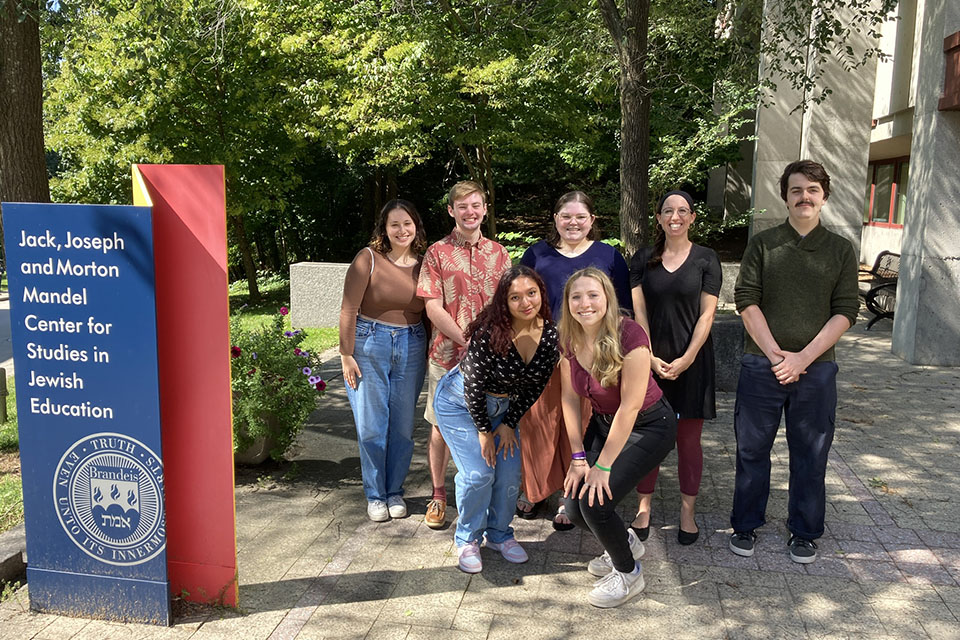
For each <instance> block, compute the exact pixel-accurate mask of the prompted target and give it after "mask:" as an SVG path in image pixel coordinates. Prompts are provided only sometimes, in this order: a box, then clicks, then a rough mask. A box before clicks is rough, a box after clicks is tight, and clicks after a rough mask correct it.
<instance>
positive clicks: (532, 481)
mask: <svg viewBox="0 0 960 640" xmlns="http://www.w3.org/2000/svg"><path fill="white" fill-rule="evenodd" d="M553 211H554V213H553V222H554V227H553V229H551V231H550V233H549V235H548V236H547V238H546V239H545V240H541V241H540V242H538V243H536V244H535V245H533V246H532V247H530V248H529V249H527V251H526V253H524V254H523V258H521V260H520V264H523V265H526V266H528V267H530V268H532V269H533V270H535V271H536V272H537V273H538V274H540V277H541V278H543V282H544V284H545V285H546V287H547V297H548V298H549V303H550V311H551V312H552V314H553V317H554V318H559V317H560V310H561V308H562V307H563V287H564V286H565V285H566V284H567V279H568V278H569V277H570V275H571V274H572V273H573V272H575V271H579V270H580V269H583V268H585V267H596V268H597V269H599V270H600V271H602V272H603V273H605V274H607V275H608V276H610V280H611V281H612V282H613V286H614V289H615V291H616V294H617V306H618V307H620V308H621V309H630V308H631V303H630V271H629V269H628V268H627V263H626V261H625V260H624V259H623V256H621V255H620V252H619V251H617V250H616V249H615V248H614V247H611V246H610V245H608V244H604V243H603V242H600V241H599V240H600V234H599V233H598V231H597V227H596V224H595V222H596V215H595V214H594V208H593V199H592V198H590V196H588V195H587V194H585V193H584V192H582V191H571V192H569V193H565V194H564V195H562V196H561V197H560V199H559V200H557V204H556V206H555V207H554V210H553ZM581 413H582V416H583V425H584V428H586V425H587V422H589V420H590V414H591V410H590V403H589V402H587V401H584V402H583V403H582V404H581ZM521 425H522V431H523V437H524V440H525V441H526V446H525V447H524V448H523V490H524V494H525V497H521V499H520V501H519V502H518V504H517V515H519V516H520V517H521V518H531V517H533V516H535V515H536V512H537V509H538V508H539V505H540V504H542V502H543V501H544V500H546V498H548V497H549V496H550V495H551V494H553V493H555V492H556V491H559V490H560V488H561V487H562V486H563V478H564V477H565V476H566V473H567V467H568V466H569V461H570V445H569V442H568V441H567V438H566V436H565V435H564V434H565V432H564V426H563V415H562V412H561V410H560V375H559V370H558V371H557V372H555V373H554V375H553V376H552V377H551V378H550V382H549V383H548V384H547V388H546V389H545V390H544V392H543V395H542V396H540V400H538V401H537V403H536V404H534V405H533V407H532V408H531V409H530V411H529V413H528V414H527V416H526V417H525V418H524V419H523V421H522V423H521ZM563 509H564V508H563V505H562V503H561V506H560V510H559V511H558V513H557V515H556V517H554V519H553V526H554V528H555V529H557V530H561V531H562V530H566V529H572V528H573V524H572V523H571V522H570V520H569V519H568V518H567V517H566V515H565V514H564V512H563Z"/></svg>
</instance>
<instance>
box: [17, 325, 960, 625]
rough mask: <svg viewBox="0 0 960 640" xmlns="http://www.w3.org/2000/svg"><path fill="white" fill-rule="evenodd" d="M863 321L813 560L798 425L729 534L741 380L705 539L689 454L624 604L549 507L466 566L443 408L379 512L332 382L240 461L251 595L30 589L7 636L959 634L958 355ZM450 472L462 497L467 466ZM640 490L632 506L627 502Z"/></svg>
mask: <svg viewBox="0 0 960 640" xmlns="http://www.w3.org/2000/svg"><path fill="white" fill-rule="evenodd" d="M863 327H864V324H863V323H861V324H858V325H857V327H855V328H854V329H853V330H852V331H851V332H850V333H849V334H848V335H847V336H845V337H844V338H843V340H842V341H841V344H840V349H839V359H840V364H841V371H840V376H839V391H840V401H839V406H838V408H837V433H836V440H835V443H834V446H833V451H832V454H831V458H830V466H829V469H828V473H827V497H828V506H827V528H828V530H827V533H826V535H825V536H824V537H823V538H821V539H820V541H819V545H820V555H819V558H818V559H817V561H816V562H815V563H814V564H811V565H806V566H803V565H798V564H794V563H792V562H791V561H790V559H789V556H788V554H787V549H786V546H785V544H784V543H785V540H786V530H785V528H784V526H783V520H784V518H785V515H786V493H787V476H788V474H787V451H786V443H785V441H784V440H783V437H782V433H781V437H780V438H778V440H777V443H776V445H775V447H774V463H773V477H772V491H771V497H770V504H769V509H768V520H769V521H770V524H768V525H767V526H766V527H764V528H763V529H762V530H761V531H760V538H759V541H758V543H757V552H756V554H755V555H754V556H753V557H752V558H741V557H738V556H734V555H733V554H731V553H730V551H729V550H728V549H727V537H728V535H729V528H728V527H729V524H728V513H729V508H730V500H731V496H732V490H733V476H734V452H735V448H734V440H733V433H732V414H733V401H734V398H733V394H732V393H726V394H721V395H720V397H719V398H718V404H719V407H718V409H719V415H718V416H717V419H716V420H714V421H712V422H708V423H707V425H706V426H705V428H704V436H703V443H704V457H705V471H704V478H703V485H702V489H701V494H700V498H699V503H698V512H699V515H698V520H699V525H700V529H701V531H702V535H701V538H700V540H699V541H698V542H697V543H696V544H694V545H692V546H690V547H681V546H680V545H678V544H677V542H676V529H677V518H678V510H679V494H678V490H677V483H676V470H675V460H676V458H675V455H674V454H671V456H670V457H669V458H668V460H667V462H666V463H665V464H664V466H663V469H662V472H661V481H660V483H659V486H658V489H657V491H658V493H657V495H656V497H655V502H654V516H653V520H652V524H653V525H654V527H653V528H652V530H651V537H650V540H649V541H648V543H647V551H646V555H645V557H644V559H643V565H644V572H645V576H646V581H647V587H646V589H645V591H644V593H643V594H642V595H641V596H639V597H638V598H637V599H636V600H634V601H632V602H630V603H629V604H627V605H625V606H623V607H621V608H619V609H615V610H606V611H601V610H598V609H595V608H593V607H591V606H590V605H589V604H587V602H586V594H587V592H588V590H589V588H590V585H591V582H592V578H591V577H590V576H589V575H588V574H587V573H586V571H585V570H584V567H585V562H586V561H587V560H588V559H589V558H590V557H591V556H593V555H595V554H597V553H599V552H600V548H599V547H598V545H597V544H596V542H595V541H594V540H593V539H592V537H591V536H588V535H581V534H580V532H579V531H576V530H575V531H571V532H561V533H558V532H555V531H554V530H553V529H552V527H551V526H550V521H549V520H548V519H546V517H547V515H548V514H545V517H544V518H541V519H537V520H533V521H521V520H519V519H518V520H516V521H515V526H516V529H517V538H518V539H519V540H520V541H521V542H522V543H523V544H524V547H525V548H526V549H527V551H528V553H529V554H530V562H529V563H527V564H525V565H520V566H517V565H509V564H507V563H506V562H504V561H503V560H502V559H501V558H500V557H499V554H497V553H490V552H488V551H484V552H483V554H484V561H485V566H484V570H483V573H481V574H478V575H475V576H468V575H466V574H464V573H461V572H460V571H459V570H457V568H456V559H455V556H454V554H453V550H454V549H453V543H452V531H451V530H450V529H449V528H448V529H446V530H442V531H432V530H430V529H428V528H427V527H425V526H424V525H423V523H422V513H423V510H424V506H425V502H426V500H427V498H428V496H429V493H430V483H429V479H428V474H427V469H426V460H425V455H424V452H425V442H426V435H427V429H426V426H425V424H423V423H421V424H420V425H419V427H418V431H417V440H418V453H417V456H416V457H415V459H414V465H413V467H412V470H411V475H410V478H409V481H408V496H409V498H410V500H409V506H410V512H411V514H412V515H411V516H410V517H408V518H406V519H402V520H398V521H392V522H387V523H382V524H375V523H372V522H369V521H368V520H367V518H366V515H365V507H366V505H365V503H364V501H363V497H362V492H361V489H360V482H359V462H358V458H357V451H356V443H355V440H354V438H355V433H354V430H353V426H352V418H351V415H350V412H349V407H348V406H347V403H346V400H345V396H344V394H343V390H342V386H341V385H340V383H339V382H338V381H334V382H333V383H332V384H331V386H330V393H329V394H328V396H327V399H326V400H325V401H324V408H323V410H322V411H319V412H317V413H315V414H314V415H313V416H312V419H313V422H311V423H310V424H309V425H308V428H307V430H306V432H305V433H304V435H303V437H302V438H301V441H300V445H299V448H298V451H297V453H296V455H295V456H294V461H295V464H294V465H288V466H285V467H283V468H281V469H280V470H277V471H275V472H257V471H245V472H242V473H241V474H239V476H238V487H237V494H236V495H237V519H238V531H237V534H238V536H237V541H238V545H239V556H240V557H239V560H240V580H241V587H240V601H241V605H242V607H243V608H242V610H241V611H239V612H233V611H216V612H213V613H209V614H207V613H205V614H203V615H201V616H196V617H192V618H191V617H183V618H180V619H178V621H177V624H176V625H175V626H174V627H171V628H169V629H167V628H155V627H148V626H144V625H130V624H117V623H107V622H100V621H88V620H78V619H71V618H65V617H58V616H51V615H43V614H35V613H31V612H29V611H27V610H26V607H27V594H26V591H27V587H23V588H21V589H20V590H19V591H18V592H17V593H16V594H15V595H14V596H13V597H12V598H10V599H8V600H7V601H6V602H4V603H3V604H2V605H0V637H2V638H4V639H7V638H10V639H13V638H36V639H46V638H49V639H57V640H65V639H67V638H76V639H80V638H96V639H97V640H100V639H103V638H192V639H194V640H203V639H215V638H243V639H244V640H257V639H266V638H271V639H277V640H279V639H282V638H302V639H307V638H363V637H366V638H430V639H431V640H439V639H442V638H489V639H493V638H524V639H525V640H534V639H536V638H568V637H583V638H597V637H609V638H619V637H623V638H633V637H644V638H670V639H671V640H673V639H680V638H696V639H697V640H700V639H706V638H871V639H876V638H960V507H958V499H957V495H958V493H960V464H958V453H960V447H958V444H960V393H958V388H960V369H950V368H938V367H916V366H911V365H908V364H905V363H903V362H902V361H900V360H899V359H897V358H895V357H894V356H892V355H891V354H890V352H889V349H890V331H889V323H886V326H885V327H884V323H881V324H880V325H878V326H877V327H876V328H875V329H874V330H873V331H871V332H869V333H867V332H865V331H864V330H863ZM336 364H337V363H336V361H332V362H330V363H328V366H327V376H329V377H331V378H332V377H335V375H336V373H337V372H336V370H335V368H334V367H335V365H336ZM258 473H259V475H258ZM451 475H452V468H451ZM448 487H449V488H450V490H451V495H452V487H453V483H452V479H451V480H450V481H449V483H448ZM634 507H635V505H634V504H633V503H632V502H631V503H630V504H624V505H622V508H623V512H624V515H627V516H628V514H630V513H632V510H633V509H634ZM628 517H629V516H628Z"/></svg>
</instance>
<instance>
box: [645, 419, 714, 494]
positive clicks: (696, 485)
mask: <svg viewBox="0 0 960 640" xmlns="http://www.w3.org/2000/svg"><path fill="white" fill-rule="evenodd" d="M702 430H703V419H702V418H682V419H680V420H679V421H678V422H677V474H678V475H679V476H680V493H683V494H685V495H688V496H695V495H697V493H699V491H700V476H701V475H702V474H703V449H701V448H700V432H701V431H702ZM659 472H660V467H659V465H658V466H656V467H654V468H653V471H651V472H650V473H648V474H647V475H646V477H645V478H644V479H643V480H641V481H640V484H638V485H637V493H653V489H654V487H656V486H657V474H658V473H659Z"/></svg>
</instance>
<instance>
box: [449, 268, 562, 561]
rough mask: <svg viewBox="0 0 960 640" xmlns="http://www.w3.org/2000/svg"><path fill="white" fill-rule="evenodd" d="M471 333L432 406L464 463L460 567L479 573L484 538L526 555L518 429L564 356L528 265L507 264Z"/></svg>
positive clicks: (510, 553) (512, 554)
mask: <svg viewBox="0 0 960 640" xmlns="http://www.w3.org/2000/svg"><path fill="white" fill-rule="evenodd" d="M464 336H465V337H466V338H467V339H468V340H469V341H470V344H469V347H468V348H467V355H466V357H465V358H464V360H463V362H461V363H460V364H459V365H457V366H456V367H454V368H453V369H451V370H450V371H449V372H448V373H447V374H446V375H445V376H443V378H441V379H440V382H438V383H437V392H436V397H435V399H434V404H433V407H434V412H435V414H436V416H437V426H438V427H439V428H440V433H441V434H442V435H443V439H444V441H445V442H446V443H447V445H448V446H449V447H450V453H451V455H452V457H453V461H454V462H455V463H456V465H457V477H456V487H457V508H458V510H459V512H460V517H459V519H458V520H457V530H456V533H455V535H454V539H455V540H456V543H457V551H458V556H459V566H460V569H462V570H463V571H465V572H467V573H477V572H479V571H480V570H481V569H482V568H483V564H482V562H481V559H480V542H481V541H482V539H483V538H484V536H485V537H486V546H487V547H488V548H491V549H495V550H497V551H500V553H501V554H502V555H503V557H504V558H505V559H506V560H507V561H509V562H517V563H519V562H526V561H527V554H526V552H525V551H524V550H523V548H522V547H521V546H520V545H519V544H518V543H517V541H516V540H515V539H514V537H513V528H512V527H511V526H510V521H511V520H512V519H513V513H514V509H515V505H516V501H517V494H518V493H519V488H520V450H519V448H520V440H519V437H518V434H517V431H516V428H517V424H518V423H519V422H520V418H521V417H523V414H524V413H526V412H527V410H529V409H530V407H531V405H533V403H534V401H536V399H537V398H538V397H539V396H540V394H541V393H542V392H543V388H544V386H546V384H547V380H549V379H550V375H551V374H552V373H553V369H554V367H555V366H556V364H557V360H558V359H559V350H558V347H557V329H556V327H555V326H554V324H553V322H551V319H550V306H549V305H548V304H547V303H546V293H545V289H544V286H543V281H542V280H541V279H540V276H538V275H537V273H536V272H535V271H534V270H533V269H530V268H529V267H524V266H517V267H513V268H511V269H510V270H508V271H507V272H506V273H505V274H503V276H502V277H501V278H500V282H499V284H498V285H497V290H496V292H495V293H494V295H493V298H492V299H491V300H490V303H489V304H488V305H487V306H486V307H484V308H483V310H482V311H481V312H480V314H479V315H478V316H477V318H476V319H475V320H474V321H473V322H472V323H470V326H468V327H467V329H466V331H465V332H464Z"/></svg>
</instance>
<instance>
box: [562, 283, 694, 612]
mask: <svg viewBox="0 0 960 640" xmlns="http://www.w3.org/2000/svg"><path fill="white" fill-rule="evenodd" d="M563 298H564V305H563V316H562V317H561V320H560V327H559V329H560V344H561V346H562V348H563V350H564V356H565V357H564V359H563V360H562V361H561V363H560V375H561V383H562V386H563V417H564V422H565V425H566V429H567V437H568V438H569V439H570V449H571V451H573V455H572V460H571V464H570V469H569V470H568V471H567V476H566V478H565V480H564V483H563V491H564V500H565V504H566V510H567V514H568V516H569V518H570V520H571V521H573V523H574V524H576V525H577V526H580V527H583V528H584V529H588V530H589V531H591V532H592V533H593V534H594V535H595V536H596V537H597V540H599V541H600V544H601V545H603V548H604V550H605V551H604V553H603V555H601V556H600V557H598V558H594V559H593V560H591V561H590V563H589V564H588V565H587V570H588V571H589V572H590V573H591V574H593V575H595V576H598V577H600V580H598V581H597V582H596V583H595V584H594V589H593V591H591V592H590V594H589V596H588V600H589V601H590V604H592V605H594V606H597V607H616V606H619V605H621V604H623V603H624V602H626V601H627V600H629V599H630V598H632V597H633V596H635V595H636V594H638V593H640V591H642V590H643V586H644V583H643V571H642V569H641V567H640V563H639V560H640V557H641V556H642V555H643V551H644V549H643V543H642V542H641V541H640V540H639V539H638V538H637V536H636V534H635V533H634V532H633V531H632V530H628V529H627V526H626V524H624V522H623V520H621V519H620V516H619V515H617V512H616V506H617V504H618V503H619V502H620V501H621V500H622V499H623V498H624V496H626V495H627V494H629V493H630V492H631V490H632V489H633V488H634V487H636V485H637V483H638V482H639V481H640V479H641V478H643V477H644V476H646V475H647V474H648V473H649V472H650V470H651V469H653V468H654V467H656V466H657V465H659V464H660V463H661V462H662V461H663V459H664V458H665V457H666V456H667V454H668V453H669V452H670V450H671V449H673V446H674V444H675V443H676V438H677V416H676V414H675V413H674V411H673V409H672V408H671V407H670V404H669V403H668V402H667V401H666V399H665V398H664V397H663V393H662V392H661V391H660V388H659V387H657V383H656V382H654V380H653V376H652V375H651V372H650V340H649V338H648V337H647V334H646V332H644V330H643V328H642V327H640V325H638V324H637V323H636V322H634V321H633V320H631V319H629V318H625V317H622V316H620V313H619V310H618V308H617V297H616V294H615V292H614V288H613V283H612V282H611V281H610V278H609V277H608V276H607V275H606V274H605V273H603V272H602V271H600V270H599V269H595V268H593V267H587V268H586V269H581V270H580V271H577V272H576V273H574V274H573V275H572V276H570V279H569V280H568V281H567V286H566V287H565V289H564V295H563ZM581 396H582V397H585V398H588V399H589V400H590V404H591V405H592V406H593V417H592V418H591V419H590V425H589V426H588V427H587V431H586V433H585V434H584V435H583V437H582V438H581V436H580V424H581V423H580V397H581Z"/></svg>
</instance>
